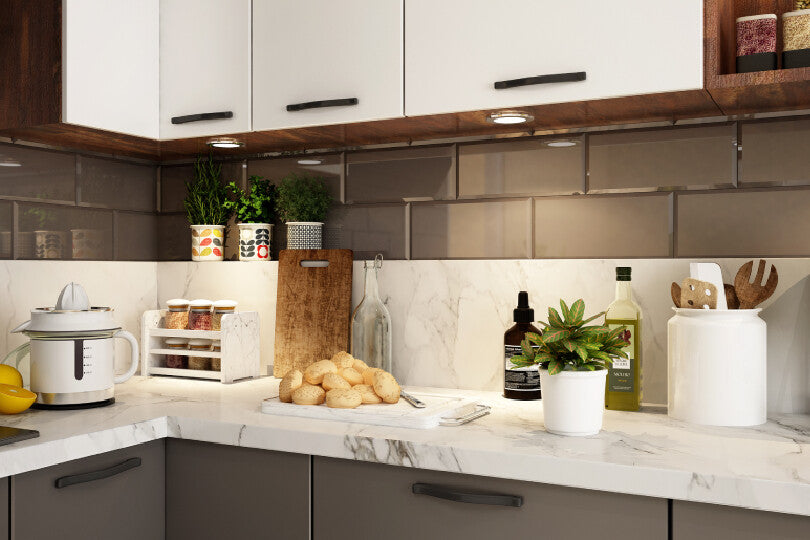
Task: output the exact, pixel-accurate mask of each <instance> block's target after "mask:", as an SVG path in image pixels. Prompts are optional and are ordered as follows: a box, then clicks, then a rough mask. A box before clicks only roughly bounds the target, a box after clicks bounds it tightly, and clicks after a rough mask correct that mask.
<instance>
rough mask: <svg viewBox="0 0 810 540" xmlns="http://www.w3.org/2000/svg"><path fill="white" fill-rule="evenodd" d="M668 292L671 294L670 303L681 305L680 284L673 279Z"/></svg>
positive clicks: (676, 305)
mask: <svg viewBox="0 0 810 540" xmlns="http://www.w3.org/2000/svg"><path fill="white" fill-rule="evenodd" d="M670 294H671V295H672V303H673V304H675V307H677V308H679V307H681V286H680V285H678V284H677V283H675V282H674V281H673V282H672V287H671V288H670Z"/></svg>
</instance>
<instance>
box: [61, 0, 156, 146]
mask: <svg viewBox="0 0 810 540" xmlns="http://www.w3.org/2000/svg"><path fill="white" fill-rule="evenodd" d="M62 17H63V25H62V26H63V35H62V49H63V57H62V121H63V122H65V123H68V124H76V125H80V126H87V127H92V128H97V129H104V130H108V131H115V132H119V133H126V134H129V135H137V136H141V137H149V138H153V139H157V138H158V92H159V88H158V77H159V67H158V20H159V17H158V0H139V1H137V2H133V1H132V0H63V2H62Z"/></svg>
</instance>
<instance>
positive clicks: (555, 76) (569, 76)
mask: <svg viewBox="0 0 810 540" xmlns="http://www.w3.org/2000/svg"><path fill="white" fill-rule="evenodd" d="M584 80H585V72H584V71H575V72H574V73H552V74H551V75H538V76H536V77H526V78H525V79H510V80H508V81H498V82H496V83H495V90H506V89H507V88H516V87H518V86H531V85H533V84H550V83H561V82H579V81H584Z"/></svg>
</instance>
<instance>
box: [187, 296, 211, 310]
mask: <svg viewBox="0 0 810 540" xmlns="http://www.w3.org/2000/svg"><path fill="white" fill-rule="evenodd" d="M211 304H213V302H211V300H205V299H203V298H198V299H197V300H192V301H191V302H189V303H188V305H189V307H190V308H191V309H211Z"/></svg>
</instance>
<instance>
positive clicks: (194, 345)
mask: <svg viewBox="0 0 810 540" xmlns="http://www.w3.org/2000/svg"><path fill="white" fill-rule="evenodd" d="M188 348H189V350H190V351H191V354H190V355H189V357H188V369H211V359H210V358H207V357H204V356H195V355H194V353H195V352H211V341H210V340H207V339H191V340H189V342H188Z"/></svg>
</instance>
